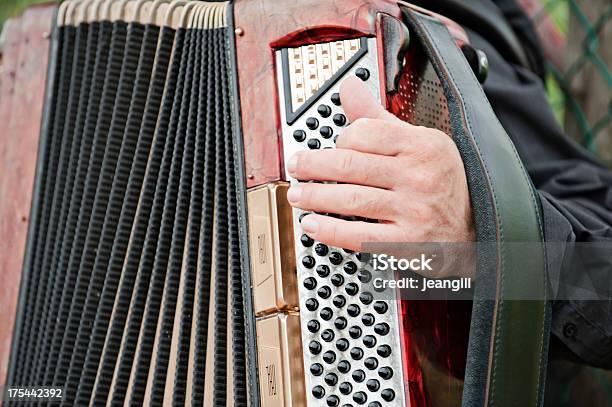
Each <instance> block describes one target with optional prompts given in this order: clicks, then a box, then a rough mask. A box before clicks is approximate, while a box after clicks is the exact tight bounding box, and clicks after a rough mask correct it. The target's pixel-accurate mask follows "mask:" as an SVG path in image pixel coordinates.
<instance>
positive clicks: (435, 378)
mask: <svg viewBox="0 0 612 407" xmlns="http://www.w3.org/2000/svg"><path fill="white" fill-rule="evenodd" d="M281 4H283V5H282V6H281ZM315 6H316V7H315ZM319 9H320V10H319ZM438 17H439V16H438ZM438 17H436V16H432V15H431V13H428V12H426V11H424V10H421V9H416V8H414V7H413V6H410V5H407V4H405V3H403V2H400V3H395V2H392V1H386V0H380V1H362V0H338V1H332V0H329V1H326V2H318V1H317V0H303V1H302V2H301V3H300V5H296V4H294V3H293V2H287V3H283V2H275V1H269V0H237V1H234V2H200V1H192V0H153V1H151V0H120V1H115V0H67V1H64V2H63V3H62V4H61V6H60V7H59V10H58V15H57V26H56V29H55V31H54V36H53V42H52V49H51V62H50V66H49V70H48V85H47V94H46V100H45V112H44V118H43V124H42V131H41V139H40V146H39V151H38V164H37V175H36V183H35V189H34V194H33V204H32V208H33V209H32V215H31V217H30V219H31V220H30V224H29V231H28V242H27V247H26V253H25V259H24V269H23V276H22V282H21V289H20V297H19V304H18V312H17V318H16V325H15V330H14V336H13V347H12V353H11V361H10V367H9V377H8V382H7V383H8V384H10V385H13V386H53V387H57V388H61V389H62V390H63V394H62V400H61V404H63V405H78V406H82V405H95V406H123V405H135V406H138V405H155V406H157V405H177V406H180V405H192V406H215V407H221V406H236V407H238V406H247V405H251V406H264V407H267V406H270V407H277V406H287V407H289V406H292V407H301V406H321V405H327V406H330V407H335V406H348V405H351V406H358V405H367V406H368V407H381V406H408V405H410V406H411V407H425V406H436V405H459V404H460V403H461V400H462V398H463V400H464V405H485V404H486V400H488V398H489V397H491V398H492V397H494V396H495V394H496V393H495V390H496V389H497V388H498V387H499V388H502V390H504V389H506V388H510V389H514V390H516V388H521V389H523V388H528V390H529V391H527V390H526V391H525V392H524V397H523V399H522V400H529V402H525V403H524V404H523V405H528V404H529V405H532V404H535V403H532V402H531V401H533V400H536V399H538V397H539V396H538V391H540V390H539V387H538V386H537V385H532V383H533V382H535V381H534V380H530V379H529V378H525V377H527V376H524V375H519V374H516V373H517V372H520V371H521V369H522V368H523V366H524V365H525V364H527V363H532V362H533V361H534V360H537V361H538V363H539V361H540V360H539V358H540V357H541V354H542V352H541V351H538V350H537V349H541V346H542V343H541V340H542V339H541V338H539V337H536V334H535V333H533V332H536V330H534V329H533V327H535V326H537V324H540V325H542V324H543V322H542V321H543V320H540V319H537V318H540V317H541V316H543V315H544V313H543V312H542V313H539V314H537V313H534V314H533V315H537V318H536V317H534V318H536V319H537V320H535V319H534V321H535V322H533V323H531V322H529V320H528V319H526V321H527V322H526V323H524V324H521V323H516V322H515V321H513V324H512V332H509V331H506V330H505V329H506V327H507V326H510V325H509V324H508V325H503V324H502V322H504V321H505V320H504V316H503V315H501V314H500V312H501V311H500V310H502V308H503V307H500V306H498V305H499V303H500V301H501V300H499V298H501V297H500V296H501V295H502V294H503V292H502V291H499V290H498V289H497V288H496V287H495V284H497V281H498V279H501V277H499V276H500V275H501V274H499V273H498V274H495V273H497V268H496V267H497V266H496V265H498V264H501V266H500V267H506V265H507V264H509V265H511V266H512V265H514V264H515V263H514V262H513V261H514V260H512V259H505V261H506V263H504V262H497V263H496V259H490V260H491V263H488V264H493V265H494V266H493V267H490V268H488V269H487V270H490V271H488V272H489V273H491V274H488V275H485V279H484V280H483V279H482V277H480V278H481V280H480V281H490V282H491V284H490V285H487V284H482V285H481V286H482V287H483V288H482V290H490V291H491V292H493V293H494V294H492V295H490V296H489V297H487V298H493V299H494V301H491V302H490V303H484V302H483V303H477V304H476V305H477V306H476V307H475V311H474V312H472V304H471V303H470V302H461V301H453V303H452V304H451V302H450V301H427V302H424V301H416V300H414V301H409V300H402V299H400V298H399V295H398V294H397V293H395V292H391V293H386V297H385V300H381V299H380V298H379V297H377V296H376V295H374V293H373V292H371V291H369V290H370V288H369V287H371V285H370V286H368V283H369V282H370V281H371V280H372V277H373V273H374V272H375V271H374V270H372V267H371V265H370V264H369V262H368V261H367V260H368V259H367V255H366V254H363V253H354V252H352V251H349V250H344V249H342V248H334V247H329V246H327V245H325V244H323V243H321V242H317V241H314V240H313V239H311V238H310V237H309V236H307V235H306V234H304V233H303V232H302V229H301V226H300V221H301V219H302V217H303V216H304V215H305V213H304V212H303V211H301V210H297V209H293V208H291V207H290V206H289V204H288V202H287V199H286V192H287V189H288V188H289V186H290V185H291V184H292V183H296V182H298V181H297V180H295V179H292V178H291V176H290V175H289V174H288V173H287V172H286V171H285V169H284V162H286V161H287V160H288V159H289V158H290V157H291V156H292V155H293V154H294V153H295V152H297V151H300V150H306V149H322V148H335V140H336V137H337V136H338V134H339V133H341V131H342V129H343V128H344V127H346V126H347V125H349V124H350V123H348V119H347V117H346V116H345V115H344V111H343V108H342V101H341V100H340V96H339V87H340V83H341V82H342V80H343V78H346V77H347V76H356V77H358V78H360V79H361V80H362V81H363V82H364V83H365V84H366V86H367V87H368V88H369V89H370V91H371V92H372V93H373V94H374V95H375V97H376V98H377V99H378V100H379V101H380V102H381V103H382V104H383V105H385V106H386V107H387V108H388V109H389V110H390V111H391V112H392V113H393V114H395V115H396V116H397V117H399V118H400V119H402V120H405V121H408V122H411V123H413V124H417V125H425V126H429V127H434V128H438V129H440V130H443V131H444V132H446V133H448V134H449V135H451V137H453V139H454V140H455V142H456V143H457V145H458V148H459V150H460V152H461V153H462V156H463V157H464V158H465V157H467V160H468V161H469V160H471V161H470V162H471V163H472V167H468V166H466V173H467V175H468V182H469V183H470V192H471V196H472V199H473V205H474V208H475V209H474V210H475V213H476V214H477V216H476V217H477V218H478V219H479V221H478V222H479V223H478V224H477V225H476V226H477V235H478V238H479V239H482V240H484V241H494V240H495V239H496V238H497V235H495V232H496V230H497V229H495V228H496V225H497V223H496V222H497V220H496V219H497V218H495V217H501V216H505V212H504V211H506V210H507V208H506V207H504V206H503V205H498V202H497V201H495V202H493V201H489V200H488V199H489V198H490V197H491V196H492V194H491V193H490V191H492V190H493V187H492V186H491V185H492V184H494V183H495V182H497V181H495V180H493V181H490V178H494V177H492V176H491V174H493V175H495V176H498V175H497V172H496V171H494V170H495V168H496V166H495V165H491V164H490V161H491V160H495V161H496V163H497V162H500V163H502V164H499V167H500V168H502V169H503V171H502V170H500V171H499V172H500V173H502V174H504V175H505V174H515V175H512V176H508V177H507V178H504V177H503V176H501V178H504V180H505V181H504V182H514V183H515V184H516V185H515V186H513V188H510V189H508V190H509V191H512V193H511V194H510V195H512V194H513V193H514V191H515V190H516V191H518V190H521V191H523V190H522V189H521V188H528V187H529V186H528V185H527V184H524V183H523V180H524V179H525V178H522V177H521V176H520V174H521V172H520V171H523V170H522V167H520V165H517V166H514V163H512V165H511V164H508V165H507V167H503V165H506V164H505V163H506V161H504V160H506V159H507V157H510V158H511V159H514V156H511V155H508V154H506V152H507V151H511V147H508V144H507V143H509V141H507V136H505V133H504V132H503V129H501V128H500V127H499V124H498V123H497V124H494V125H490V123H492V122H493V121H491V120H490V117H489V116H487V115H489V114H490V115H491V116H492V115H493V113H492V111H491V110H490V107H489V106H488V104H487V102H486V99H484V97H483V96H482V92H481V89H480V87H479V85H478V82H477V81H476V78H475V77H474V75H473V73H472V71H471V68H470V66H469V65H468V64H467V63H466V62H465V58H464V56H463V54H462V53H461V51H460V50H459V47H458V46H457V43H459V44H461V43H462V41H464V40H465V38H463V39H457V38H454V37H451V35H450V34H449V32H448V30H447V29H446V28H445V27H444V26H443V25H442V24H440V23H439V21H438ZM445 24H451V23H450V22H448V21H445ZM430 25H431V27H430ZM408 26H410V30H409V29H408ZM432 27H433V28H432ZM428 30H430V31H431V32H430V31H428ZM434 34H435V35H437V36H438V40H439V41H440V42H439V44H434V45H437V46H440V49H443V50H444V52H439V51H438V48H436V47H433V46H432V43H433V41H432V38H433V37H434ZM415 38H416V39H415ZM447 56H450V58H451V59H452V58H454V61H459V62H458V63H456V65H457V67H458V68H457V69H458V71H457V72H459V74H458V76H457V77H458V78H460V80H458V81H455V80H454V79H453V78H452V77H450V76H449V75H448V74H447V72H446V71H445V69H447V68H448V66H443V65H442V63H441V60H442V61H443V57H447ZM441 58H442V59H441ZM432 60H433V61H434V63H432V62H431V61H432ZM453 69H454V68H453ZM440 78H442V80H441V79H440ZM457 83H458V84H459V85H457ZM459 86H460V87H461V89H463V90H465V89H468V90H470V91H471V92H472V93H474V92H475V91H474V90H473V89H474V88H475V89H476V90H477V92H480V93H478V97H474V98H472V99H470V103H463V102H464V100H463V95H462V94H461V92H460V91H457V90H456V88H459ZM461 89H460V90H461ZM457 95H461V97H457ZM474 109H476V110H477V111H478V113H479V114H481V115H482V117H484V118H485V119H486V120H485V119H483V120H482V121H480V122H478V123H477V124H478V126H482V128H480V127H478V126H474V128H471V127H470V126H467V125H466V123H470V118H471V115H473V110H474ZM487 120H488V121H487ZM474 123H476V122H474ZM482 123H484V125H483V124H482ZM487 125H488V126H489V127H487ZM483 135H486V136H483ZM487 140H489V141H487ZM500 140H501V141H500ZM478 142H480V145H479V144H478ZM491 145H493V146H494V148H493V149H494V150H496V152H495V154H501V155H499V156H497V155H496V156H495V157H494V159H492V158H490V156H493V155H495V154H493V153H492V154H491V155H490V156H486V155H478V154H481V152H480V150H479V148H484V147H488V146H491ZM499 146H501V147H499ZM498 147H499V148H498ZM470 154H472V155H470ZM504 154H506V155H504ZM474 157H477V159H476V158H474ZM499 157H501V159H500V158H499ZM482 163H486V164H488V165H490V168H489V170H490V171H491V173H487V172H486V171H484V170H482V168H481V165H483V164H482ZM491 168H492V169H493V170H491ZM507 168H510V169H511V170H512V171H515V170H516V168H519V169H518V170H516V171H518V172H516V171H515V172H512V171H510V170H508V169H507ZM485 169H486V168H485ZM516 174H519V175H516ZM390 176H392V174H390ZM508 180H510V181H508ZM494 181H495V182H494ZM300 182H308V180H300ZM490 184H491V185H490ZM500 190H501V189H498V190H497V193H498V194H499V197H501V198H499V199H500V202H502V203H505V200H508V199H510V198H508V197H507V196H506V195H505V192H504V191H501V192H500ZM523 192H525V191H523ZM498 206H499V208H498ZM508 207H510V205H509V206H508ZM517 207H520V208H519V209H521V210H522V212H521V210H517V213H519V214H520V216H519V215H516V214H515V213H514V212H512V211H510V210H508V211H507V212H508V213H510V215H512V217H511V218H512V219H527V220H529V219H531V218H530V216H532V215H533V213H531V212H529V211H530V210H531V208H527V209H525V208H523V207H521V206H520V205H517ZM492 208H493V209H492ZM500 208H501V209H500ZM500 214H501V215H500ZM525 214H526V215H525ZM330 215H331V216H337V215H336V214H330ZM510 215H508V216H509V217H510ZM499 224H501V221H500V222H499ZM534 224H535V222H534ZM483 225H484V226H483ZM491 225H493V226H491ZM508 225H509V226H508ZM506 228H507V230H510V232H512V230H513V226H512V224H509V223H506ZM525 230H527V229H525ZM529 231H531V229H529ZM517 235H518V233H517ZM517 239H519V238H517ZM521 239H522V238H521ZM523 240H525V241H529V240H528V239H523ZM485 260H486V261H488V260H489V259H485ZM485 260H483V261H485ZM537 260H538V258H535V260H534V261H535V262H537ZM516 264H518V266H517V268H516V270H520V271H516V270H514V271H513V277H514V278H516V276H518V275H519V274H520V273H525V275H530V276H532V275H533V273H532V274H530V270H532V269H530V267H535V266H537V264H536V265H535V266H534V265H533V264H529V265H528V266H529V267H522V266H521V264H520V261H516ZM534 264H535V263H534ZM508 267H509V266H508ZM485 269H486V268H485ZM376 272H377V273H378V271H376ZM517 273H518V274H517ZM506 284H507V285H508V286H509V287H512V284H511V282H510V283H509V282H506ZM533 287H535V288H536V289H537V288H538V287H540V286H539V285H537V284H536V285H533ZM500 292H501V294H499V293H500ZM487 295H489V294H487ZM534 304H535V306H538V307H539V306H540V303H535V302H534ZM507 307H508V306H507ZM506 309H508V308H506ZM509 309H510V310H512V307H510V308H509ZM516 312H517V313H519V312H520V313H522V314H525V312H523V310H519V311H516ZM498 314H499V315H498ZM509 315H511V313H510V314H509ZM542 318H543V317H542ZM500 321H501V322H500ZM470 324H472V326H476V327H477V334H474V333H473V331H472V332H470ZM496 324H497V325H496ZM542 332H543V330H542ZM513 333H516V335H517V338H519V339H521V340H522V341H523V344H526V345H534V346H533V347H530V346H523V347H522V349H523V354H524V355H526V356H525V357H524V358H523V359H520V360H517V361H516V360H514V359H513V358H512V357H508V353H507V352H506V353H504V352H497V349H503V346H504V345H505V344H507V343H508V342H507V340H508V339H509V338H510V335H511V334H513ZM469 335H472V336H471V337H470V345H469V346H470V349H471V351H470V352H468V336H469ZM512 339H516V338H512ZM517 343H518V342H517ZM494 350H495V351H494ZM466 359H467V362H466ZM500 360H501V362H499V361H500ZM523 361H524V362H525V363H523ZM515 362H516V363H515ZM466 363H467V365H466ZM501 363H506V365H507V366H510V367H509V368H508V369H506V370H503V369H500V371H502V373H498V372H496V371H494V369H495V367H496V366H497V364H501ZM513 363H515V364H513ZM466 370H468V373H466ZM506 371H507V372H510V373H508V375H507V376H506V379H507V380H502V379H499V380H497V376H495V375H496V374H500V375H503V374H505V373H504V372H506ZM542 371H543V370H541V366H539V365H538V368H537V369H533V372H536V373H534V374H537V373H539V374H541V372H542ZM508 378H511V379H512V380H508ZM464 380H465V382H464ZM513 380H514V381H517V382H520V383H519V384H520V385H515V384H513V383H514V382H513ZM521 380H523V381H522V382H521ZM496 386H497V387H496ZM504 386H506V387H504ZM519 399H520V398H519ZM465 400H468V401H467V402H466V401H465ZM517 400H518V399H517Z"/></svg>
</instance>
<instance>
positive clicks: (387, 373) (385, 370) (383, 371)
mask: <svg viewBox="0 0 612 407" xmlns="http://www.w3.org/2000/svg"><path fill="white" fill-rule="evenodd" d="M378 375H379V376H380V377H382V378H383V379H385V380H389V379H390V378H392V377H393V369H391V368H390V367H388V366H384V367H381V368H380V369H378Z"/></svg>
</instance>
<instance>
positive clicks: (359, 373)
mask: <svg viewBox="0 0 612 407" xmlns="http://www.w3.org/2000/svg"><path fill="white" fill-rule="evenodd" d="M351 376H352V377H353V380H355V381H356V382H357V383H361V382H362V381H364V380H365V372H364V371H363V370H361V369H358V370H355V371H354V372H353V374H352V375H351Z"/></svg>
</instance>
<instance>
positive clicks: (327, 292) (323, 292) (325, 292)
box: [317, 285, 331, 299]
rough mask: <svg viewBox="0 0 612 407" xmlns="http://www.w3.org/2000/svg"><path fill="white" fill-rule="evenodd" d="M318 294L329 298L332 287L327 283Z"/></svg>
mask: <svg viewBox="0 0 612 407" xmlns="http://www.w3.org/2000/svg"><path fill="white" fill-rule="evenodd" d="M317 294H319V297H321V298H324V299H327V298H329V297H330V296H331V288H329V287H328V286H326V285H325V286H323V287H321V288H319V289H318V290H317Z"/></svg>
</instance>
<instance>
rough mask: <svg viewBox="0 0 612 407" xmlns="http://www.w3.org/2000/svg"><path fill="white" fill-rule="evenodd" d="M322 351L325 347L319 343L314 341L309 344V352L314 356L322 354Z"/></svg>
mask: <svg viewBox="0 0 612 407" xmlns="http://www.w3.org/2000/svg"><path fill="white" fill-rule="evenodd" d="M322 349H323V347H322V346H321V344H320V343H319V342H317V341H312V342H310V343H309V344H308V350H310V353H312V354H313V355H318V354H319V353H321V350H322Z"/></svg>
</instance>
